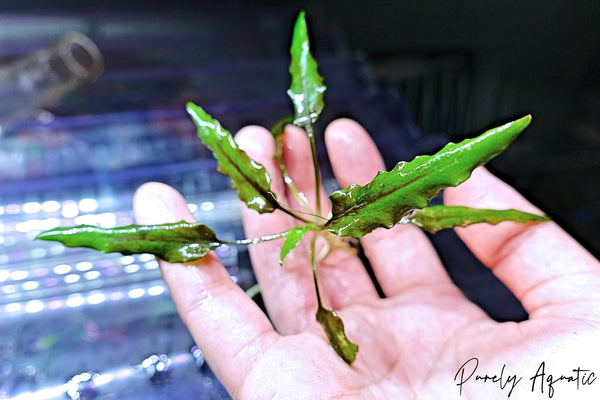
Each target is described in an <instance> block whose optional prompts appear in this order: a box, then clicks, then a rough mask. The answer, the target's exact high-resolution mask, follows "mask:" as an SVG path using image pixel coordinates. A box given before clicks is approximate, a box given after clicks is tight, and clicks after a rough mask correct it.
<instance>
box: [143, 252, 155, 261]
mask: <svg viewBox="0 0 600 400" xmlns="http://www.w3.org/2000/svg"><path fill="white" fill-rule="evenodd" d="M152 260H155V258H154V256H153V255H152V254H149V253H144V254H140V261H142V262H146V261H152Z"/></svg>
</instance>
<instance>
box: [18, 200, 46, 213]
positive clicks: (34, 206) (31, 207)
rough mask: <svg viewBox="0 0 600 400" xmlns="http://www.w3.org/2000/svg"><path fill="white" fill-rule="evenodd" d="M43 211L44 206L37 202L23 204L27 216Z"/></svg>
mask: <svg viewBox="0 0 600 400" xmlns="http://www.w3.org/2000/svg"><path fill="white" fill-rule="evenodd" d="M41 210H42V205H41V204H40V203H38V202H37V201H29V202H27V203H25V204H23V212H24V213H26V214H36V213H39V212H40V211H41Z"/></svg>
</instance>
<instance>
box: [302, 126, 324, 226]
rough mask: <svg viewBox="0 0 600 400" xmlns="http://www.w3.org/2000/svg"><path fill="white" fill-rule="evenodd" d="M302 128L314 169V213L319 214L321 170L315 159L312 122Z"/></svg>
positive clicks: (315, 150) (315, 151)
mask: <svg viewBox="0 0 600 400" xmlns="http://www.w3.org/2000/svg"><path fill="white" fill-rule="evenodd" d="M304 130H305V131H306V134H307V135H308V138H309V140H310V152H311V155H312V161H313V168H314V170H315V208H316V210H315V214H317V215H321V171H320V169H319V160H318V159H317V146H316V144H315V135H314V133H313V127H312V124H311V123H310V122H309V123H305V124H304Z"/></svg>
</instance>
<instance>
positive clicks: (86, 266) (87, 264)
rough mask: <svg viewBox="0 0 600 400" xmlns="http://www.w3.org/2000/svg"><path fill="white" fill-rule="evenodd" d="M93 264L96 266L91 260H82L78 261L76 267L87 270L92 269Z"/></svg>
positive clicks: (79, 269) (82, 270)
mask: <svg viewBox="0 0 600 400" xmlns="http://www.w3.org/2000/svg"><path fill="white" fill-rule="evenodd" d="M93 266H94V264H92V263H91V262H89V261H81V262H78V263H77V265H75V268H77V270H78V271H81V272H85V271H89V270H90V269H92V267H93Z"/></svg>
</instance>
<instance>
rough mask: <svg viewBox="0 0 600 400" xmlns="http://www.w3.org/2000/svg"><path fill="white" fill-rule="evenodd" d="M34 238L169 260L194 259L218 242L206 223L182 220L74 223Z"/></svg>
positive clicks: (201, 255) (70, 245)
mask: <svg viewBox="0 0 600 400" xmlns="http://www.w3.org/2000/svg"><path fill="white" fill-rule="evenodd" d="M36 239H42V240H52V241H56V242H61V243H62V244H64V245H65V246H68V247H89V248H92V249H95V250H98V251H101V252H103V253H113V252H119V253H121V254H141V253H150V254H154V255H155V256H158V257H160V258H162V259H163V260H165V261H168V262H172V263H175V262H188V261H193V260H197V259H199V258H202V257H204V255H206V253H208V252H209V251H211V250H214V249H216V248H217V247H219V246H220V245H221V244H222V242H221V241H220V240H219V239H218V238H217V236H216V235H215V232H214V231H213V230H212V229H210V228H209V227H208V226H206V225H204V224H200V223H189V222H183V221H182V222H177V223H170V224H161V225H129V226H124V227H120V228H101V227H98V226H93V225H78V226H75V227H71V228H56V229H52V230H49V231H46V232H42V233H40V234H39V235H38V236H37V237H36Z"/></svg>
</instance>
